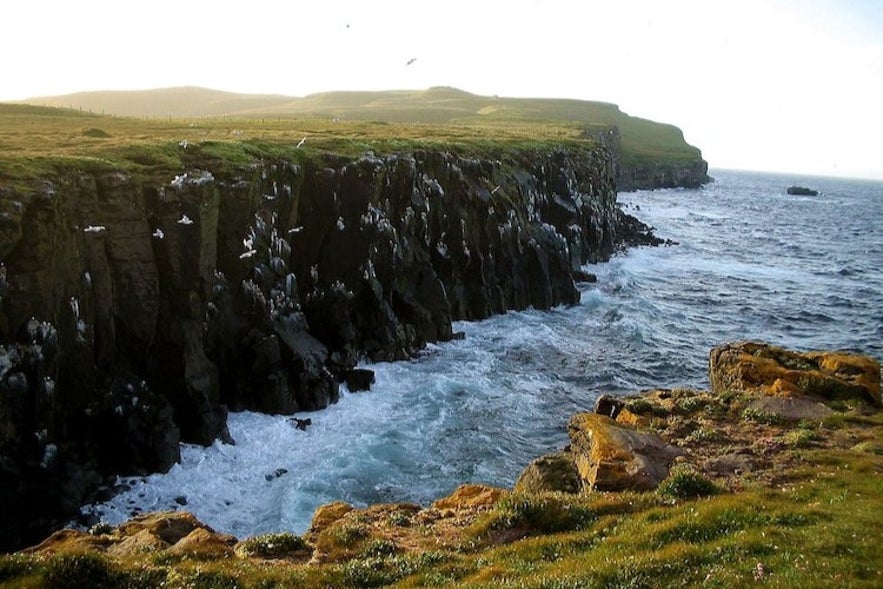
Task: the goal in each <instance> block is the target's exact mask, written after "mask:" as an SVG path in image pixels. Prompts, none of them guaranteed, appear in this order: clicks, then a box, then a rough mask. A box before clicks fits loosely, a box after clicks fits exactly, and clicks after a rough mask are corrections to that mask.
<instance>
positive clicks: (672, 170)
mask: <svg viewBox="0 0 883 589" xmlns="http://www.w3.org/2000/svg"><path fill="white" fill-rule="evenodd" d="M708 182H711V178H710V177H709V176H708V162H706V161H705V160H703V159H701V158H697V159H689V160H683V161H681V160H671V161H647V162H641V161H636V162H627V163H623V164H621V165H620V168H619V176H618V178H617V182H616V188H617V190H619V191H620V192H630V191H632V190H653V189H656V188H699V187H700V186H702V185H703V184H707V183H708Z"/></svg>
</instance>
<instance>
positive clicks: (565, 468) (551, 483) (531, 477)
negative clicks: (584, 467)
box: [512, 451, 582, 493]
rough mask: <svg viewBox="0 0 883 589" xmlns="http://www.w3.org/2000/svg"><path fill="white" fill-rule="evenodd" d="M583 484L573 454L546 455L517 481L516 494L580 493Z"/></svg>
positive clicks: (533, 463)
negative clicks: (546, 492)
mask: <svg viewBox="0 0 883 589" xmlns="http://www.w3.org/2000/svg"><path fill="white" fill-rule="evenodd" d="M581 487H582V483H581V482H580V476H579V471H578V470H577V468H576V461H575V460H574V457H573V454H572V453H571V452H566V451H565V452H555V453H552V454H546V455H544V456H540V457H539V458H537V459H535V460H534V461H532V462H531V463H530V464H528V465H527V467H526V468H525V469H524V470H523V471H522V473H521V475H520V476H519V477H518V480H517V481H515V486H514V487H513V489H512V490H513V491H514V492H516V493H540V492H543V491H561V492H562V493H578V492H579V491H580V488H581Z"/></svg>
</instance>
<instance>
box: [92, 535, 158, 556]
mask: <svg viewBox="0 0 883 589" xmlns="http://www.w3.org/2000/svg"><path fill="white" fill-rule="evenodd" d="M168 547H169V543H168V542H165V541H163V539H162V538H160V537H159V536H157V535H156V534H154V533H153V532H151V531H150V530H146V529H142V530H138V531H137V532H135V534H133V535H131V536H126V537H125V538H123V540H122V541H121V542H117V543H115V544H113V545H111V546H110V547H109V548H108V549H107V553H108V554H109V555H111V556H130V555H136V554H143V553H145V552H157V551H160V550H165V549H166V548H168Z"/></svg>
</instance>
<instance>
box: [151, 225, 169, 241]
mask: <svg viewBox="0 0 883 589" xmlns="http://www.w3.org/2000/svg"><path fill="white" fill-rule="evenodd" d="M153 236H154V237H155V238H157V239H162V238H163V237H165V236H166V234H165V233H163V232H162V229H160V228H159V227H157V228H156V231H154V232H153Z"/></svg>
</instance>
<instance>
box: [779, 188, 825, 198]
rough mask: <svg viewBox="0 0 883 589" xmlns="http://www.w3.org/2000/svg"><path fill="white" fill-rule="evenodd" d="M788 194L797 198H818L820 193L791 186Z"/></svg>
mask: <svg viewBox="0 0 883 589" xmlns="http://www.w3.org/2000/svg"><path fill="white" fill-rule="evenodd" d="M786 192H787V193H788V194H791V195H796V196H818V195H819V191H818V190H813V189H812V188H807V187H806V186H789V187H788V189H787V190H786Z"/></svg>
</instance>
